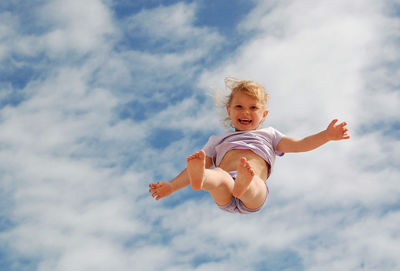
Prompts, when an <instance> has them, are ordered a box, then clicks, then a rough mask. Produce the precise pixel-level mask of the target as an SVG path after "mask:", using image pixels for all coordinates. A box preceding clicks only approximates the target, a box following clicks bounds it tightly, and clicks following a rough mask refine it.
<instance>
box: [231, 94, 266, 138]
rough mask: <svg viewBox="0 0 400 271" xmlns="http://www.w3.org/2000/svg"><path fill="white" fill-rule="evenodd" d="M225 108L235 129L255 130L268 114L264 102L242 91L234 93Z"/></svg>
mask: <svg viewBox="0 0 400 271" xmlns="http://www.w3.org/2000/svg"><path fill="white" fill-rule="evenodd" d="M226 110H227V111H228V116H229V118H230V119H231V121H232V125H233V127H235V129H236V130H237V131H250V130H256V129H257V128H258V127H259V126H260V124H261V122H262V121H263V120H264V119H265V117H266V116H267V115H268V110H266V109H265V106H264V104H262V103H261V102H259V101H258V100H257V99H256V98H253V97H252V96H249V95H247V94H245V93H242V92H238V93H235V95H234V96H233V98H232V101H231V104H230V106H227V107H226Z"/></svg>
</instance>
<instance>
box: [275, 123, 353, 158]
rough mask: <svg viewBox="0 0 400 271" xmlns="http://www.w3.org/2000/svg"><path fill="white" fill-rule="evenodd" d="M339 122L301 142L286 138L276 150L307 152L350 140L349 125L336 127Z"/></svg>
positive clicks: (342, 124)
mask: <svg viewBox="0 0 400 271" xmlns="http://www.w3.org/2000/svg"><path fill="white" fill-rule="evenodd" d="M337 121H338V120H337V119H334V120H333V121H331V123H330V124H329V126H328V128H326V130H324V131H322V132H319V133H318V134H314V135H311V136H308V137H305V138H303V139H300V140H299V139H295V138H290V137H286V136H285V137H283V138H282V139H281V141H280V142H279V143H278V146H277V147H276V149H277V151H280V152H306V151H311V150H314V149H316V148H318V147H320V146H322V145H324V144H325V143H327V142H329V141H331V140H343V139H349V138H350V136H349V135H348V133H347V132H348V128H347V126H346V125H347V123H346V122H342V123H340V124H338V125H336V123H337Z"/></svg>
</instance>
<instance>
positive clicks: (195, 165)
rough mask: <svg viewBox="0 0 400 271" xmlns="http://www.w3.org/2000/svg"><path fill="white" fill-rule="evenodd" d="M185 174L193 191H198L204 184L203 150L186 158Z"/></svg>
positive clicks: (204, 159) (204, 155) (204, 162)
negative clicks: (186, 173)
mask: <svg viewBox="0 0 400 271" xmlns="http://www.w3.org/2000/svg"><path fill="white" fill-rule="evenodd" d="M186 164H187V172H188V175H189V180H190V184H191V186H192V188H193V190H200V189H201V188H202V187H203V182H204V169H205V164H206V154H205V152H204V151H203V150H201V151H199V152H195V153H194V154H192V155H191V156H188V157H187V158H186Z"/></svg>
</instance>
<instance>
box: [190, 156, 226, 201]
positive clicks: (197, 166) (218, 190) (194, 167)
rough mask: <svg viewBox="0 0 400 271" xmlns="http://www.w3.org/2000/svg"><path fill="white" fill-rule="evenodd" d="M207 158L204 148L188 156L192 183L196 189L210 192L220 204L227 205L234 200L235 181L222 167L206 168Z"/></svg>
mask: <svg viewBox="0 0 400 271" xmlns="http://www.w3.org/2000/svg"><path fill="white" fill-rule="evenodd" d="M205 158H206V156H205V153H204V151H203V150H201V151H200V152H196V153H194V154H192V155H191V156H189V157H187V158H186V161H187V172H188V176H189V180H190V184H191V186H192V188H193V189H194V190H200V189H202V190H204V191H207V192H209V193H210V195H211V197H212V198H213V199H214V201H215V203H217V204H218V205H226V204H228V203H229V202H230V201H231V200H232V189H233V186H234V181H233V179H232V177H231V176H230V175H229V173H227V172H226V171H224V170H223V169H221V168H214V169H206V168H205Z"/></svg>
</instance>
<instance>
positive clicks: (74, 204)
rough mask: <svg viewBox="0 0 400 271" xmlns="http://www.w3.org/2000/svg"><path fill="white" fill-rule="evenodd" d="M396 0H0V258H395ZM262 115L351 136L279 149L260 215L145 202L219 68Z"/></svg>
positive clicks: (252, 266) (225, 265)
mask: <svg viewBox="0 0 400 271" xmlns="http://www.w3.org/2000/svg"><path fill="white" fill-rule="evenodd" d="M399 48H400V2H399V1H398V0H382V1H375V0H363V1H361V0H354V1H347V0H328V1H311V0H284V1H277V0H259V1H257V0H251V1H245V0H236V1H226V0H221V1H212V0H199V1H172V0H171V1H157V0H147V1H144V0H137V1H127V0H121V1H116V0H87V1H78V0H70V1H61V0H38V1H23V0H5V1H1V3H0V270H5V271H25V270H39V271H47V270H51V271H67V270H74V271H81V270H82V271H83V270H99V271H101V270H121V271H122V270H141V271H142V270H143V271H146V270H149V271H150V270H168V271H176V270H196V271H207V270H231V271H234V270H267V271H268V270H274V271H275V270H285V271H289V270H290V271H292V270H311V271H313V270H328V271H329V270H380V271H384V270H398V269H400V258H399V257H398V255H400V231H399V225H400V203H399V199H400V183H399V180H400V167H399V165H400V144H399V141H400V132H399V131H400V118H399V116H400V50H399ZM226 76H234V77H236V78H239V79H247V80H255V81H256V82H258V83H260V84H262V85H263V86H264V87H265V88H266V89H267V91H268V92H269V94H270V97H271V98H270V101H269V104H268V107H269V111H270V113H269V115H268V118H267V119H266V121H265V123H264V127H268V126H272V127H275V128H276V129H278V130H279V131H281V132H282V133H284V134H285V135H287V136H291V137H295V138H302V137H305V136H308V135H310V134H313V133H317V132H319V131H322V130H324V129H325V128H326V127H327V126H328V124H329V122H330V121H331V120H332V119H334V118H338V119H339V120H340V121H347V122H348V127H349V129H350V131H349V133H350V135H351V139H350V140H347V141H340V142H329V143H328V144H326V145H324V146H322V147H321V148H319V149H317V150H314V151H312V152H307V153H297V154H286V155H284V156H283V157H279V158H277V161H276V163H275V167H274V171H273V173H272V175H271V177H270V178H269V179H268V185H269V188H270V194H269V197H268V200H267V203H266V205H265V206H264V208H263V210H262V211H261V212H259V213H256V214H252V215H239V214H230V213H225V212H223V211H221V210H219V209H218V207H217V206H216V205H215V204H214V203H213V201H212V199H211V197H210V196H209V195H208V194H207V193H206V192H204V191H193V190H192V189H191V188H190V187H187V188H185V189H182V190H180V191H178V192H176V193H174V194H173V195H171V196H170V197H168V198H165V199H162V200H160V201H155V200H154V199H153V198H152V197H151V195H150V194H149V193H148V185H149V184H150V183H152V182H157V181H162V180H163V181H169V180H171V179H172V178H174V177H175V176H176V175H178V174H179V173H180V172H181V170H183V169H184V168H185V166H186V160H185V158H186V157H187V156H188V155H190V154H192V153H193V152H195V151H198V150H199V149H201V148H202V147H203V146H204V144H205V143H206V142H207V140H208V138H209V137H210V136H211V135H215V134H220V133H223V132H224V131H226V130H227V128H225V127H223V126H222V125H221V120H222V119H223V118H224V117H225V116H224V115H223V108H222V110H221V108H220V107H219V108H218V106H216V105H215V101H214V98H213V96H214V92H215V89H219V90H220V92H221V93H224V91H225V88H224V78H225V77H226Z"/></svg>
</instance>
